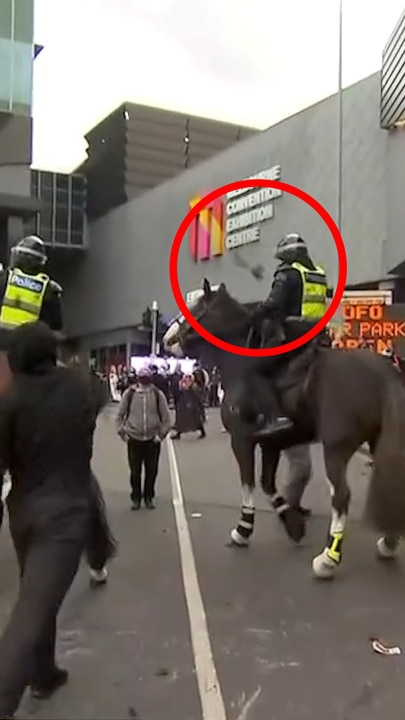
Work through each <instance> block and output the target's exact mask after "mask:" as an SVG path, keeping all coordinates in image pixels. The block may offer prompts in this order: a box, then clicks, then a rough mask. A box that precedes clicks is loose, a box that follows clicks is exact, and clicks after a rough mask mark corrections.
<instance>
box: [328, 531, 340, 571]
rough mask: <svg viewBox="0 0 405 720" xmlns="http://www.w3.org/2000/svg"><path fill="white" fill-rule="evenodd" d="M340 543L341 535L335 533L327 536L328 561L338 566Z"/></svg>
mask: <svg viewBox="0 0 405 720" xmlns="http://www.w3.org/2000/svg"><path fill="white" fill-rule="evenodd" d="M342 543H343V533H342V532H335V533H333V534H330V535H328V541H327V543H326V548H325V549H326V554H327V556H328V558H330V560H333V562H334V563H336V565H339V564H340V563H341V561H342Z"/></svg>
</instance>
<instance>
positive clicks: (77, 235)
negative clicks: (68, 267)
mask: <svg viewBox="0 0 405 720" xmlns="http://www.w3.org/2000/svg"><path fill="white" fill-rule="evenodd" d="M70 244H71V245H74V246H75V247H83V245H84V241H83V233H81V232H74V233H72V237H71V240H70Z"/></svg>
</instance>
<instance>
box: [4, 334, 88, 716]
mask: <svg viewBox="0 0 405 720" xmlns="http://www.w3.org/2000/svg"><path fill="white" fill-rule="evenodd" d="M9 362H10V367H11V369H12V372H13V375H14V379H13V383H12V385H11V387H10V388H9V390H8V391H7V393H6V394H5V395H3V396H2V397H0V469H1V470H2V471H6V470H9V471H10V475H11V480H12V487H11V491H10V493H9V495H8V498H7V505H8V512H9V518H10V531H11V535H12V539H13V543H14V547H15V550H16V553H17V557H18V563H19V568H20V588H19V594H18V598H17V601H16V604H15V606H14V608H13V611H12V613H11V617H10V619H9V622H8V624H7V626H6V628H5V630H4V632H3V635H2V637H1V639H0V718H6V717H11V716H13V714H14V713H15V712H16V710H17V707H18V705H19V702H20V700H21V697H22V695H23V693H24V690H25V688H26V687H27V685H30V686H31V689H32V692H33V694H34V695H35V696H36V697H41V698H45V697H48V696H49V695H51V694H52V693H53V692H54V691H55V690H56V689H57V688H58V687H59V686H60V685H62V684H64V683H65V682H66V681H67V678H68V674H67V672H66V671H65V670H61V669H59V668H58V667H57V665H56V661H55V641H56V619H57V615H58V612H59V608H60V606H61V604H62V602H63V599H64V597H65V595H66V593H67V592H68V590H69V588H70V585H71V583H72V581H73V579H74V577H75V575H76V572H77V568H78V565H79V561H80V556H81V554H82V552H83V550H84V548H85V546H86V540H87V534H88V528H89V517H90V508H91V469H90V461H91V456H92V445H93V432H94V427H95V412H94V401H93V400H92V398H91V397H90V394H89V391H88V387H87V386H86V384H85V383H83V381H82V379H81V378H80V377H79V375H78V374H77V373H76V372H74V371H73V370H71V369H69V368H66V367H56V342H55V338H54V336H53V334H52V333H51V331H50V330H49V329H48V328H47V327H46V326H45V325H43V324H42V323H40V322H38V323H32V324H31V323H30V324H26V325H23V326H21V327H20V328H17V329H16V330H15V331H14V332H13V334H12V338H11V340H10V349H9Z"/></svg>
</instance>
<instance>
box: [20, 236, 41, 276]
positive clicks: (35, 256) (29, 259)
mask: <svg viewBox="0 0 405 720" xmlns="http://www.w3.org/2000/svg"><path fill="white" fill-rule="evenodd" d="M47 260H48V258H47V254H46V247H45V243H44V241H43V240H41V238H40V237H38V236H37V235H27V237H25V238H23V239H22V240H20V242H19V243H17V245H15V246H14V247H13V248H12V250H11V264H12V266H17V267H21V269H22V270H26V271H27V272H33V271H36V272H39V270H40V269H41V268H43V267H44V265H46V263H47Z"/></svg>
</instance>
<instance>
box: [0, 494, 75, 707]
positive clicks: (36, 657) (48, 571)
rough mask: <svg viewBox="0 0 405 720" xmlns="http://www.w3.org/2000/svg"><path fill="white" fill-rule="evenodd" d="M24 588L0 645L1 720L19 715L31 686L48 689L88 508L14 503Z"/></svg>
mask: <svg viewBox="0 0 405 720" xmlns="http://www.w3.org/2000/svg"><path fill="white" fill-rule="evenodd" d="M8 505H9V517H10V531H11V536H12V539H13V543H14V547H15V550H16V553H17V558H18V564H19V568H20V587H19V593H18V597H17V601H16V604H15V606H14V608H13V611H12V613H11V617H10V619H9V621H8V624H7V626H6V628H5V630H4V633H3V635H2V637H1V639H0V718H4V717H6V716H8V715H13V714H14V713H15V712H16V710H17V708H18V705H19V703H20V700H21V697H22V695H23V693H24V691H25V688H26V687H27V685H29V684H32V685H35V686H39V687H41V686H43V685H44V684H45V685H46V683H47V682H49V680H50V679H51V678H52V675H53V672H54V668H55V665H56V662H55V643H56V619H57V615H58V612H59V609H60V606H61V604H62V602H63V600H64V598H65V596H66V594H67V592H68V590H69V588H70V586H71V584H72V582H73V579H74V577H75V575H76V572H77V569H78V566H79V562H80V556H81V554H82V552H83V549H84V546H85V542H86V536H87V531H88V502H87V500H83V501H82V502H80V503H78V505H77V507H74V508H73V507H72V506H70V507H69V500H68V498H64V501H63V503H61V501H60V500H59V501H56V500H55V499H51V498H43V499H42V501H41V502H28V501H25V502H24V503H23V504H22V503H21V504H19V506H18V507H16V506H15V504H14V503H13V501H11V502H9V503H8Z"/></svg>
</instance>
